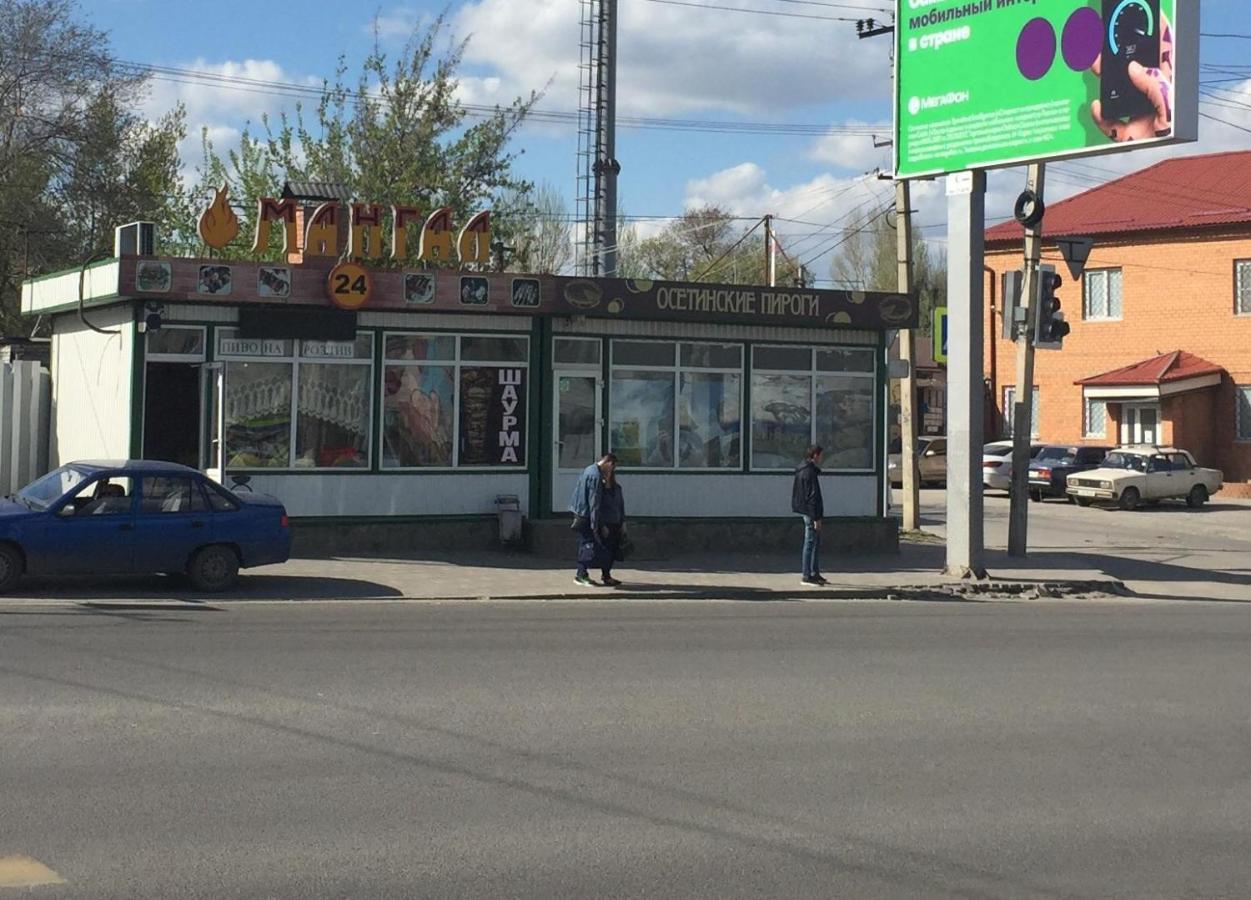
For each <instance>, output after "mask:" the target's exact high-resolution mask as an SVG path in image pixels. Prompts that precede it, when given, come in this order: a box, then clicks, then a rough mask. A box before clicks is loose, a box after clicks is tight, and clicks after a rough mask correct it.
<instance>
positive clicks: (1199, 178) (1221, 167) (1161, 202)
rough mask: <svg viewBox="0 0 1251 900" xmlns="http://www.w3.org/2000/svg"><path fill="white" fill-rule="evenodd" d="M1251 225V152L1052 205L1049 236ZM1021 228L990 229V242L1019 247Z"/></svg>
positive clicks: (1165, 167)
mask: <svg viewBox="0 0 1251 900" xmlns="http://www.w3.org/2000/svg"><path fill="white" fill-rule="evenodd" d="M1217 225H1251V151H1236V152H1230V153H1209V154H1205V155H1202V156H1182V157H1177V158H1175V159H1168V160H1165V161H1164V162H1161V163H1156V164H1155V165H1154V166H1150V167H1149V168H1146V169H1142V170H1141V171H1138V172H1134V173H1133V174H1131V175H1126V176H1125V177H1123V178H1118V179H1116V180H1115V181H1109V182H1108V183H1107V184H1102V185H1099V186H1098V187H1096V188H1092V189H1091V190H1089V191H1086V192H1084V193H1081V194H1078V195H1076V196H1074V197H1070V198H1068V199H1067V200H1062V201H1060V202H1059V203H1057V204H1055V205H1054V206H1049V207H1047V215H1046V218H1045V219H1044V220H1043V233H1044V234H1046V235H1057V236H1066V237H1067V236H1075V235H1098V234H1128V233H1133V232H1143V231H1168V230H1173V229H1178V228H1209V227H1212V226H1217ZM1023 233H1024V232H1023V229H1022V228H1021V225H1020V224H1019V223H1017V222H1015V221H1013V222H1004V223H1002V224H1000V225H996V226H995V227H993V228H990V229H988V230H987V231H986V241H987V242H988V243H1000V244H1002V243H1012V242H1016V243H1020V242H1021V240H1022V236H1023Z"/></svg>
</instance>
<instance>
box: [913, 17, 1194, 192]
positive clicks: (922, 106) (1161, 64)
mask: <svg viewBox="0 0 1251 900" xmlns="http://www.w3.org/2000/svg"><path fill="white" fill-rule="evenodd" d="M895 40H896V47H895V51H896V54H895V59H896V78H895V174H896V177H898V178H915V177H918V176H928V175H944V174H948V173H951V172H959V171H963V170H967V169H989V168H995V167H1000V166H1008V165H1018V164H1022V163H1026V162H1039V161H1043V160H1047V159H1053V158H1061V157H1068V156H1078V155H1092V154H1097V153H1111V152H1118V151H1123V150H1130V149H1137V148H1139V147H1144V146H1155V145H1159V144H1163V143H1173V142H1179V141H1193V140H1195V139H1196V138H1197V137H1198V129H1199V120H1198V115H1199V104H1198V100H1199V95H1198V49H1199V2H1198V0H1047V2H1037V0H899V7H898V16H897V19H896V29H895Z"/></svg>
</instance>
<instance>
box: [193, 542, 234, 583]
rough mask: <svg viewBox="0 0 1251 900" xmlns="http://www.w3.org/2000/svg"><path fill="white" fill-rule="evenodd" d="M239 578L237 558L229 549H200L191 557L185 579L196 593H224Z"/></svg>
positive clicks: (216, 546) (215, 546)
mask: <svg viewBox="0 0 1251 900" xmlns="http://www.w3.org/2000/svg"><path fill="white" fill-rule="evenodd" d="M238 576H239V557H238V556H236V555H235V551H233V550H231V549H230V548H229V547H223V546H221V545H220V544H216V545H214V546H212V547H202V548H200V549H199V550H197V551H196V553H195V556H193V557H191V564H190V565H189V566H187V577H188V578H190V579H191V586H192V587H194V588H195V589H196V590H197V591H212V592H217V591H224V590H227V589H228V588H230V586H231V585H233V584H234V583H235V579H236V578H237V577H238Z"/></svg>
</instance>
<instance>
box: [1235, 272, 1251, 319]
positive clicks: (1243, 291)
mask: <svg viewBox="0 0 1251 900" xmlns="http://www.w3.org/2000/svg"><path fill="white" fill-rule="evenodd" d="M1234 312H1235V313H1236V314H1237V315H1240V316H1251V259H1240V260H1238V261H1237V262H1235V263H1234Z"/></svg>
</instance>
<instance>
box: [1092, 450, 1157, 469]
mask: <svg viewBox="0 0 1251 900" xmlns="http://www.w3.org/2000/svg"><path fill="white" fill-rule="evenodd" d="M1102 465H1103V468H1105V469H1129V470H1130V471H1133V472H1145V471H1147V457H1145V456H1139V455H1138V454H1137V453H1109V454H1108V455H1107V456H1105V457H1104V458H1103V464H1102Z"/></svg>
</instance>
